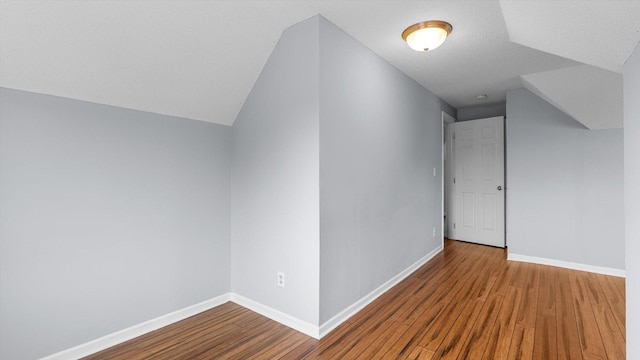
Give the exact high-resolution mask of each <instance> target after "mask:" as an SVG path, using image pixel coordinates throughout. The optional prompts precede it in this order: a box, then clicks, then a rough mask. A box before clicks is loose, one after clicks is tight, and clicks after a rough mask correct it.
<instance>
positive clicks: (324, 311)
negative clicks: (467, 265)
mask: <svg viewBox="0 0 640 360" xmlns="http://www.w3.org/2000/svg"><path fill="white" fill-rule="evenodd" d="M441 110H447V111H448V112H449V113H452V114H455V112H454V111H453V109H451V108H450V107H449V106H447V105H446V104H444V103H442V102H441V101H440V100H439V99H438V98H437V97H436V96H434V95H433V94H432V93H430V92H429V91H428V90H426V89H425V88H423V87H422V86H420V85H419V84H417V83H416V82H414V81H413V80H411V79H410V78H408V77H407V76H406V75H404V74H403V73H402V72H400V71H399V70H398V69H396V68H394V67H393V66H391V65H390V64H389V63H387V62H386V61H384V60H383V59H382V58H380V57H379V56H377V55H375V54H374V53H373V52H371V51H370V50H369V49H367V48H365V47H364V46H363V45H361V44H360V43H358V42H357V41H356V40H354V39H353V38H351V37H350V36H348V35H347V34H346V33H344V32H343V31H342V30H340V29H338V28H337V27H335V26H334V25H332V24H331V23H329V22H328V21H327V20H325V19H324V18H321V20H320V323H324V322H325V321H327V320H329V319H330V318H331V317H332V316H334V315H336V314H337V313H339V312H340V311H342V310H344V309H345V308H346V307H348V306H349V305H351V304H353V303H354V302H356V301H358V300H359V299H361V298H362V297H363V296H365V295H367V294H368V293H369V292H371V291H373V290H374V289H376V288H377V287H379V286H380V285H382V284H383V283H384V282H386V281H388V280H389V279H391V278H392V277H394V276H395V275H397V274H398V273H400V272H401V271H402V270H404V269H405V268H407V267H408V266H410V265H411V264H413V263H414V262H416V261H417V260H418V259H420V258H421V257H423V256H425V255H426V254H427V253H429V252H430V251H432V250H434V249H435V248H437V247H438V246H440V244H441V236H442V229H441V214H440V212H441V174H440V169H441V166H442V164H441V161H442V145H441V144H442V140H441V136H442V126H441V122H442V120H441V119H442V118H441ZM434 167H435V168H436V169H437V171H438V173H437V176H436V177H434V176H433V173H432V171H433V168H434ZM433 227H436V228H437V235H436V236H435V237H434V236H432V228H433Z"/></svg>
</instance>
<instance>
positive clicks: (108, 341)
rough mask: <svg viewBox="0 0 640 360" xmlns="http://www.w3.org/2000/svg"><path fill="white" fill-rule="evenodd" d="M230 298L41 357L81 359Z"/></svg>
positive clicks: (211, 301) (222, 298)
mask: <svg viewBox="0 0 640 360" xmlns="http://www.w3.org/2000/svg"><path fill="white" fill-rule="evenodd" d="M230 299H231V295H230V294H224V295H220V296H218V297H215V298H213V299H209V300H206V301H203V302H201V303H198V304H195V305H192V306H189V307H186V308H184V309H180V310H177V311H174V312H171V313H169V314H166V315H162V316H159V317H157V318H155V319H151V320H149V321H145V322H143V323H140V324H137V325H133V326H131V327H128V328H126V329H123V330H120V331H117V332H114V333H111V334H109V335H105V336H103V337H101V338H98V339H95V340H91V341H89V342H86V343H84V344H80V345H78V346H75V347H72V348H70V349H67V350H63V351H60V352H57V353H55V354H52V355H49V356H46V357H44V358H41V360H63V359H64V360H68V359H79V358H81V357H85V356H87V355H91V354H94V353H96V352H98V351H101V350H104V349H107V348H110V347H112V346H114V345H118V344H120V343H122V342H125V341H127V340H131V339H133V338H135V337H138V336H140V335H144V334H146V333H148V332H151V331H153V330H157V329H159V328H161V327H164V326H167V325H170V324H173V323H175V322H178V321H180V320H184V319H186V318H188V317H190V316H193V315H196V314H198V313H201V312H203V311H206V310H209V309H211V308H214V307H216V306H219V305H222V304H224V303H226V302H228V301H230Z"/></svg>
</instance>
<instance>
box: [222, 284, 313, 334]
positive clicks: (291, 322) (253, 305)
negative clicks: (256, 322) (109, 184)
mask: <svg viewBox="0 0 640 360" xmlns="http://www.w3.org/2000/svg"><path fill="white" fill-rule="evenodd" d="M231 301H233V302H234V303H236V304H238V305H240V306H242V307H245V308H247V309H249V310H251V311H253V312H257V313H258V314H260V315H262V316H266V317H268V318H269V319H271V320H274V321H277V322H279V323H280V324H282V325H284V326H288V327H290V328H292V329H294V330H297V331H300V332H301V333H303V334H306V335H309V336H311V337H312V338H315V339H320V337H319V331H318V327H317V326H316V325H313V324H310V323H308V322H306V321H303V320H300V319H298V318H295V317H293V316H291V315H287V314H285V313H283V312H281V311H279V310H276V309H274V308H271V307H269V306H266V305H263V304H261V303H259V302H257V301H254V300H251V299H248V298H246V297H244V296H242V295H238V294H236V293H232V294H231Z"/></svg>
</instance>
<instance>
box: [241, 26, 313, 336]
mask: <svg viewBox="0 0 640 360" xmlns="http://www.w3.org/2000/svg"><path fill="white" fill-rule="evenodd" d="M317 39H318V17H314V18H311V19H309V20H307V21H304V22H302V23H299V24H297V25H294V26H292V27H291V28H288V29H287V30H285V31H284V33H283V34H282V37H281V38H280V40H279V42H278V44H277V45H276V47H275V49H274V51H273V53H272V54H271V57H270V58H269V60H268V61H267V63H266V65H265V67H264V69H263V70H262V73H261V74H260V76H259V78H258V80H257V81H256V83H255V85H254V87H253V90H252V91H251V93H250V94H249V96H248V98H247V100H246V102H245V104H244V106H243V108H242V110H241V112H240V114H239V115H238V118H237V119H236V121H235V123H234V125H233V175H232V178H233V181H232V211H231V238H232V251H231V254H232V255H231V256H232V260H231V263H232V265H231V267H232V280H231V283H232V289H233V291H234V292H235V293H237V294H239V295H242V296H245V297H247V298H249V299H252V300H254V301H257V302H259V303H261V304H263V305H267V306H269V307H271V308H274V309H276V310H279V311H281V312H284V313H285V314H288V315H291V316H293V317H296V318H297V319H300V320H303V321H305V322H307V323H309V324H312V325H318V301H319V300H318V299H319V295H318V293H319V275H318V273H319V267H320V265H319V261H320V260H319V249H318V246H319V245H318V244H319V214H318V212H319V204H318V203H319V195H318V194H319V181H320V180H319V175H318V171H319V154H318V151H319V147H318V137H319V135H318V112H319V110H318V41H317ZM278 271H282V272H284V273H285V275H286V287H285V288H281V287H278V286H277V284H276V275H277V272H278Z"/></svg>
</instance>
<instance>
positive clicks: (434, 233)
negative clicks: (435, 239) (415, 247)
mask: <svg viewBox="0 0 640 360" xmlns="http://www.w3.org/2000/svg"><path fill="white" fill-rule="evenodd" d="M433 236H436V228H435V226H434V227H433Z"/></svg>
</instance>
